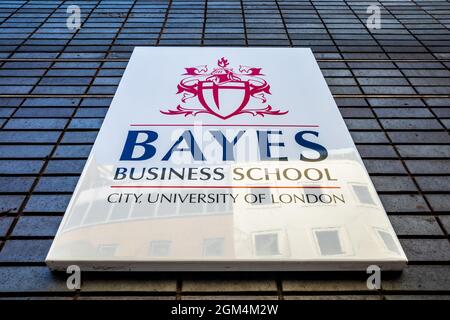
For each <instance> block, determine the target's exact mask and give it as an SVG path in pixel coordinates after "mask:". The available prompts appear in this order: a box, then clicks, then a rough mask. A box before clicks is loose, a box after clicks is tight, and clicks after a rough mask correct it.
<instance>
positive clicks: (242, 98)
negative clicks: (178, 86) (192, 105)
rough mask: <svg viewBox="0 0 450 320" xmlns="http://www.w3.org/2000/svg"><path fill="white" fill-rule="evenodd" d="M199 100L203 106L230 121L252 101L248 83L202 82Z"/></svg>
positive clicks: (199, 88) (199, 84)
mask: <svg viewBox="0 0 450 320" xmlns="http://www.w3.org/2000/svg"><path fill="white" fill-rule="evenodd" d="M198 100H199V101H200V103H201V104H202V106H203V107H204V108H205V109H206V110H208V111H209V112H211V113H212V114H215V115H216V116H217V117H219V118H222V119H228V118H230V117H232V116H234V115H235V114H238V113H240V112H241V111H242V109H244V107H245V106H246V105H247V103H248V101H249V100H250V85H249V83H248V82H241V81H229V82H225V83H222V84H216V83H214V82H208V81H200V82H199V83H198Z"/></svg>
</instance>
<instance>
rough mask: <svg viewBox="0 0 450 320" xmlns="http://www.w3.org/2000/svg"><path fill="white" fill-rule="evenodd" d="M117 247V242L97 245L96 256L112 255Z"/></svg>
mask: <svg viewBox="0 0 450 320" xmlns="http://www.w3.org/2000/svg"><path fill="white" fill-rule="evenodd" d="M118 247H119V245H118V244H100V245H99V246H98V247H97V256H99V257H114V256H115V254H116V251H117V248H118Z"/></svg>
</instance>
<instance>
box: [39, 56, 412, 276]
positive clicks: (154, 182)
mask: <svg viewBox="0 0 450 320" xmlns="http://www.w3.org/2000/svg"><path fill="white" fill-rule="evenodd" d="M46 261H47V264H48V265H49V266H50V267H51V268H53V269H58V270H64V269H65V268H66V267H67V266H68V265H71V264H77V265H79V266H80V267H81V268H82V270H148V271H152V270H155V271H160V270H163V271H164V270H199V271H202V270H205V271H208V270H211V271H212V270H281V271H282V270H365V269H366V268H367V266H369V265H371V264H376V265H379V266H380V267H381V268H382V269H384V270H387V269H395V270H399V269H402V268H403V267H404V266H405V264H406V262H407V260H406V256H405V254H404V252H403V250H402V248H401V245H400V243H399V241H398V239H397V237H396V235H395V233H394V231H393V228H392V226H391V224H390V222H389V220H388V217H387V215H386V212H385V211H384V209H383V207H382V204H381V202H380V199H379V198H378V195H377V193H376V191H375V189H374V187H373V185H372V182H371V181H370V178H369V176H368V174H367V171H366V169H365V167H364V165H363V163H362V161H361V159H360V156H359V154H358V152H357V150H356V148H355V145H354V143H353V141H352V139H351V137H350V134H349V132H348V130H347V128H346V126H345V123H344V121H343V119H342V117H341V115H340V113H339V111H338V109H337V106H336V104H335V102H334V100H333V98H332V96H331V93H330V91H329V89H328V87H327V85H326V82H325V80H324V78H323V76H322V74H321V71H320V69H319V67H318V65H317V62H316V61H315V59H314V56H313V55H312V53H311V51H310V50H309V49H293V48H283V49H274V48H264V49H257V48H169V47H165V48H136V49H135V50H134V52H133V55H132V57H131V59H130V62H129V64H128V66H127V69H126V71H125V74H124V76H123V78H122V80H121V82H120V85H119V88H118V90H117V92H116V94H115V97H114V99H113V102H112V104H111V106H110V108H109V111H108V114H107V116H106V118H105V120H104V123H103V125H102V128H101V130H100V132H99V134H98V137H97V140H96V142H95V144H94V147H93V149H92V151H91V154H90V156H89V159H88V161H87V163H86V166H85V168H84V171H83V173H82V175H81V177H80V180H79V182H78V185H77V187H76V190H75V192H74V194H73V197H72V199H71V201H70V204H69V206H68V208H67V211H66V213H65V216H64V219H63V221H62V223H61V226H60V228H59V230H58V233H57V235H56V238H55V240H54V242H53V244H52V247H51V249H50V252H49V254H48V256H47V260H46Z"/></svg>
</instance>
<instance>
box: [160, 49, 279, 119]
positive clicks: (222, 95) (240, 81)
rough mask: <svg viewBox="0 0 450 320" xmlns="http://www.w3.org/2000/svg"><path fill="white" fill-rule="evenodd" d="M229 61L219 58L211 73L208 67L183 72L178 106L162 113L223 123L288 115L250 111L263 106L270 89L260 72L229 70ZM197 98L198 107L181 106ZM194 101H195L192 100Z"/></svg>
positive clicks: (266, 109)
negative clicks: (206, 117)
mask: <svg viewBox="0 0 450 320" xmlns="http://www.w3.org/2000/svg"><path fill="white" fill-rule="evenodd" d="M228 65H229V63H228V60H227V59H225V58H223V57H222V58H221V59H219V60H218V61H217V66H218V67H216V68H214V69H213V70H212V71H208V66H206V65H204V66H197V67H189V68H185V70H186V73H184V74H183V76H186V77H185V78H183V79H182V80H181V81H180V83H179V84H178V92H177V94H182V97H181V103H180V104H179V105H178V106H177V107H176V109H169V110H167V111H163V110H161V113H163V114H166V115H184V116H185V117H187V116H196V115H198V114H209V115H212V116H215V117H217V118H220V119H222V120H226V119H229V118H231V117H234V116H237V115H242V114H250V115H252V116H262V117H264V116H265V115H277V116H279V115H283V114H286V113H287V112H288V111H280V110H274V109H273V108H272V107H271V106H270V105H263V106H262V107H261V106H260V107H259V108H255V107H249V106H248V105H249V104H251V101H252V98H254V99H253V103H259V104H265V103H266V102H267V99H266V94H267V95H270V94H271V93H270V85H269V84H268V83H267V82H266V80H264V78H263V77H264V74H262V73H261V68H253V67H248V66H242V65H240V66H239V68H238V70H237V71H235V70H233V68H230V67H228ZM193 98H196V100H197V101H198V102H199V103H200V104H201V107H200V106H198V107H194V108H192V107H187V106H186V105H183V104H185V103H186V102H187V100H189V99H193ZM193 101H195V99H194V100H193Z"/></svg>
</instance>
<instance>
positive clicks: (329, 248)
mask: <svg viewBox="0 0 450 320" xmlns="http://www.w3.org/2000/svg"><path fill="white" fill-rule="evenodd" d="M314 233H315V235H316V239H317V243H318V244H319V250H320V254H321V255H323V256H331V255H339V254H344V253H345V252H344V250H343V248H342V244H341V239H340V235H339V230H338V229H328V230H316V231H314Z"/></svg>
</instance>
